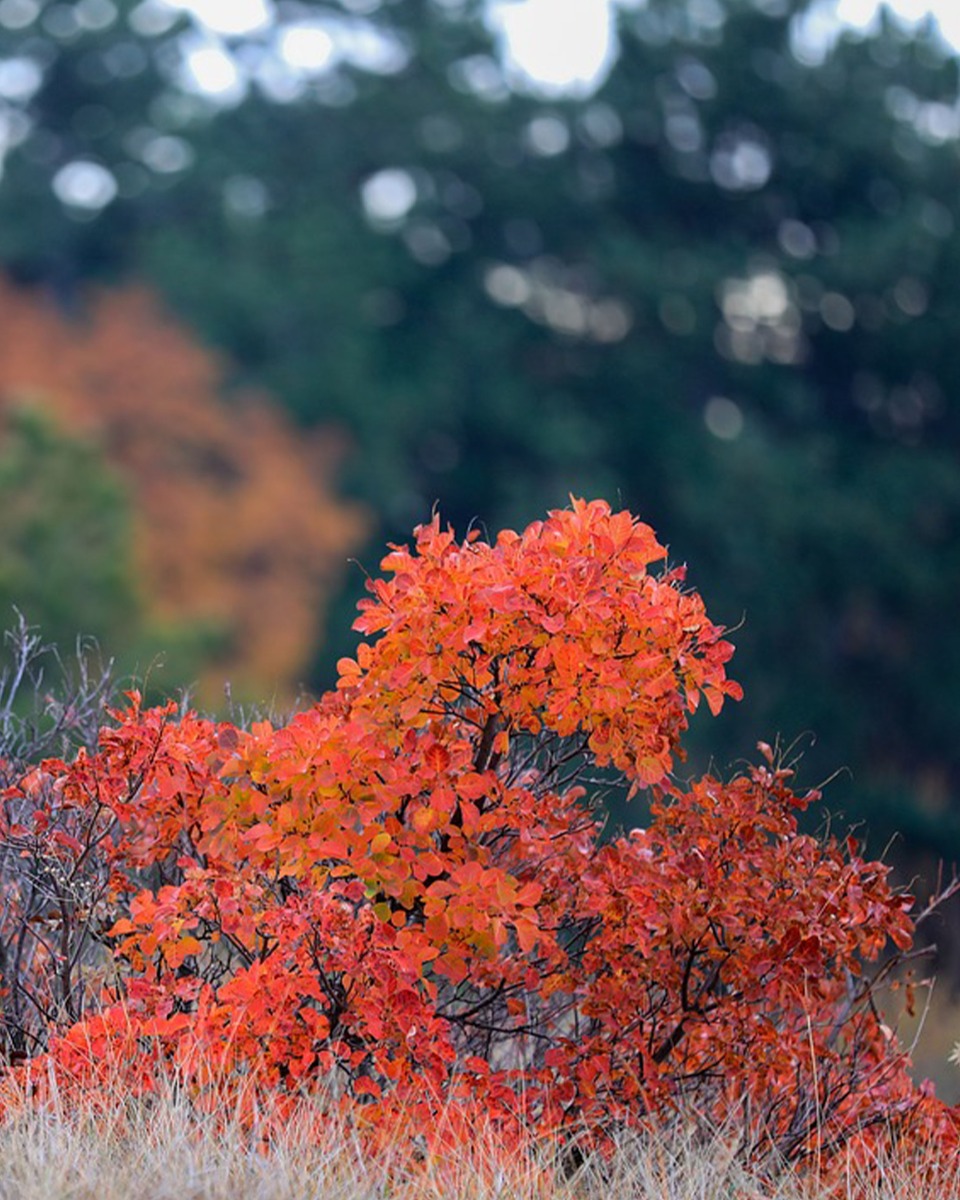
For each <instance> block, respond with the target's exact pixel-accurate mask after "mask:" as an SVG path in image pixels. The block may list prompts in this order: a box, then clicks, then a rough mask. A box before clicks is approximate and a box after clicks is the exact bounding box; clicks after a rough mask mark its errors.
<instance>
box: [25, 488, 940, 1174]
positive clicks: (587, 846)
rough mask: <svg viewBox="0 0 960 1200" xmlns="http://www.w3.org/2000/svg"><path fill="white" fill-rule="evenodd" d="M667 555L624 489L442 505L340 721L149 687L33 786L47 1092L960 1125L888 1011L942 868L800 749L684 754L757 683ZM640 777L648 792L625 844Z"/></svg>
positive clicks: (30, 992) (28, 948) (516, 1118)
mask: <svg viewBox="0 0 960 1200" xmlns="http://www.w3.org/2000/svg"><path fill="white" fill-rule="evenodd" d="M664 556H665V554H664V550H663V548H662V547H661V546H660V545H659V544H658V542H657V541H656V539H655V537H654V534H653V532H652V531H651V530H650V529H649V528H648V527H647V526H645V525H643V524H641V523H640V522H638V521H637V520H635V519H634V518H633V517H632V516H631V515H630V514H629V513H626V512H620V513H612V512H611V511H610V509H609V507H608V506H607V505H606V504H604V503H602V502H599V501H596V502H592V503H585V502H583V501H575V502H574V503H573V505H572V507H571V508H570V509H567V510H563V511H557V512H553V513H551V514H550V516H549V518H548V519H547V520H545V521H543V522H537V523H535V524H533V525H531V526H530V527H529V528H527V529H526V530H525V531H524V532H523V533H522V534H517V533H514V532H510V531H507V532H504V533H501V534H500V536H499V537H498V539H497V540H496V542H495V544H493V545H488V544H486V543H484V542H483V541H481V540H480V539H479V537H477V536H476V535H475V534H471V535H469V536H468V537H467V538H466V540H465V541H463V542H462V543H458V542H457V541H456V540H455V539H454V536H453V534H452V533H451V532H449V531H445V530H444V529H442V528H441V525H440V522H439V520H437V519H435V520H434V521H433V522H432V523H431V524H429V525H427V526H424V527H421V528H420V529H418V530H417V531H416V541H415V545H414V547H413V548H412V549H410V548H406V547H394V548H392V549H391V551H390V553H389V554H388V555H387V557H386V558H385V559H384V560H383V564H382V565H383V569H384V571H385V572H386V575H387V578H383V579H377V580H375V581H373V582H372V583H371V585H370V587H371V593H372V594H371V597H370V598H369V599H368V600H366V601H365V602H363V605H362V611H361V614H360V617H359V619H358V620H357V621H356V628H357V629H358V630H359V632H360V633H361V634H363V635H364V640H363V641H361V643H360V645H359V647H358V649H357V651H356V655H355V657H354V658H351V659H344V660H343V661H341V663H340V676H339V682H338V686H337V688H336V690H335V691H333V692H331V693H330V694H328V695H326V696H324V697H323V699H322V700H321V701H320V702H319V703H318V704H317V705H316V706H315V707H314V708H312V709H311V710H310V711H309V712H304V713H301V714H299V715H297V716H296V717H294V718H293V719H292V720H291V721H290V723H289V724H287V725H286V726H284V727H282V728H273V727H272V726H271V725H269V724H265V723H264V724H257V725H254V726H253V727H252V728H251V729H249V730H243V729H239V728H236V727H234V726H232V725H229V724H217V723H215V722H212V721H209V720H204V719H202V718H200V717H198V716H196V715H194V714H192V713H179V712H178V711H177V710H176V708H175V706H174V705H172V704H171V705H168V706H167V707H161V708H152V709H148V710H144V709H142V708H141V705H140V701H139V697H138V696H137V695H135V694H131V695H130V697H129V700H130V704H129V707H128V708H127V709H126V710H125V711H123V712H117V713H116V714H114V717H115V719H114V722H113V723H112V724H111V725H110V726H109V727H107V728H105V729H104V730H103V731H102V734H101V737H100V744H99V748H98V749H97V750H96V752H94V753H83V752H81V753H80V754H78V755H77V756H76V758H75V759H74V760H73V761H72V762H65V761H60V760H47V761H45V762H43V763H42V764H40V765H38V766H36V767H35V768H34V769H32V770H29V771H26V772H25V773H21V774H20V775H19V777H18V778H16V779H13V780H11V781H10V786H9V787H8V788H7V791H6V792H5V817H4V828H3V835H4V842H5V845H6V847H7V849H8V855H7V859H6V860H5V863H4V870H5V873H6V876H7V881H8V896H9V901H8V905H7V908H6V909H5V911H4V921H5V922H6V930H7V933H6V945H7V950H6V958H5V960H4V963H3V970H4V985H5V995H4V1001H3V1004H4V1007H3V1015H4V1019H5V1022H6V1030H7V1040H8V1043H9V1046H10V1047H11V1048H12V1049H13V1050H15V1051H17V1054H18V1056H19V1057H20V1058H21V1059H22V1058H24V1057H27V1058H29V1057H32V1059H33V1061H32V1062H30V1063H28V1066H29V1068H30V1069H32V1070H33V1072H34V1076H33V1078H34V1081H35V1082H34V1086H36V1087H37V1088H38V1089H39V1091H40V1092H42V1090H43V1080H44V1079H45V1078H46V1076H45V1073H44V1071H43V1070H40V1069H38V1064H42V1063H43V1062H45V1061H46V1062H50V1063H52V1064H54V1065H55V1067H56V1069H57V1072H58V1077H59V1079H60V1086H61V1087H62V1088H63V1087H69V1086H70V1081H74V1082H75V1083H76V1085H77V1086H78V1087H80V1086H82V1087H83V1088H84V1089H86V1090H87V1092H88V1093H89V1092H90V1091H91V1090H92V1091H93V1093H94V1094H96V1092H97V1089H98V1088H99V1089H101V1090H102V1093H103V1094H104V1095H106V1094H109V1093H111V1092H113V1091H115V1090H116V1088H117V1087H118V1086H121V1085H122V1086H123V1087H125V1088H127V1089H129V1090H130V1091H131V1092H136V1093H142V1092H145V1091H146V1092H149V1091H150V1089H151V1088H152V1087H153V1086H155V1081H156V1079H157V1077H158V1072H160V1071H166V1072H170V1071H172V1072H173V1073H174V1074H175V1076H176V1078H177V1079H179V1080H180V1081H181V1083H182V1086H183V1087H184V1088H185V1089H186V1090H187V1092H188V1093H189V1094H190V1095H191V1096H192V1097H193V1098H194V1100H195V1101H196V1103H197V1104H200V1105H202V1104H203V1103H204V1102H205V1101H204V1098H205V1097H210V1096H214V1095H215V1096H217V1097H220V1096H222V1090H223V1088H224V1086H227V1087H228V1088H229V1087H231V1086H234V1085H235V1086H236V1088H238V1089H242V1090H243V1094H244V1096H245V1097H246V1098H247V1102H251V1103H254V1102H255V1103H260V1104H262V1103H264V1102H265V1099H266V1098H270V1099H271V1100H272V1102H274V1103H277V1102H280V1103H281V1106H282V1101H283V1099H284V1098H285V1097H286V1098H288V1099H289V1100H290V1101H291V1102H292V1100H293V1099H294V1098H295V1097H296V1096H298V1095H299V1094H301V1093H303V1092H315V1091H318V1090H319V1089H331V1088H332V1093H331V1094H334V1095H339V1096H340V1097H341V1103H342V1104H345V1105H350V1106H354V1107H355V1111H356V1112H358V1113H359V1114H361V1116H362V1118H363V1121H364V1122H365V1123H366V1124H367V1126H368V1128H370V1129H371V1130H376V1129H381V1130H382V1129H386V1128H391V1129H392V1128H395V1123H396V1121H397V1120H400V1119H401V1116H402V1118H403V1119H406V1120H411V1119H412V1120H413V1121H414V1123H415V1126H416V1128H417V1129H418V1130H419V1131H421V1132H422V1131H424V1130H429V1129H435V1128H438V1125H437V1122H438V1121H439V1120H440V1114H444V1118H443V1119H444V1121H445V1122H446V1125H445V1128H446V1129H447V1131H448V1132H449V1129H450V1128H451V1127H452V1126H451V1123H453V1124H456V1122H457V1121H458V1120H459V1121H461V1122H462V1131H466V1133H468V1131H469V1128H470V1122H471V1119H472V1118H471V1114H476V1113H478V1112H481V1111H482V1113H483V1114H484V1117H485V1118H487V1119H493V1120H498V1121H501V1122H502V1124H503V1128H504V1130H505V1131H513V1132H514V1133H517V1132H518V1131H520V1130H524V1129H526V1130H530V1129H535V1130H537V1131H538V1132H548V1133H552V1134H554V1135H557V1136H560V1137H563V1136H564V1135H565V1134H569V1135H570V1136H573V1135H574V1134H576V1135H577V1136H581V1137H582V1136H586V1137H587V1138H588V1139H592V1141H593V1142H594V1143H596V1144H598V1145H601V1146H602V1145H603V1144H604V1140H605V1139H606V1138H608V1137H610V1136H612V1135H614V1134H615V1133H616V1132H617V1130H618V1129H622V1128H627V1127H635V1126H639V1125H642V1124H643V1123H644V1122H645V1121H648V1120H650V1119H653V1118H656V1116H657V1115H658V1114H663V1113H664V1112H666V1111H668V1110H669V1109H670V1108H671V1106H673V1105H676V1104H678V1103H681V1102H689V1103H692V1104H693V1105H694V1106H695V1108H696V1111H698V1112H699V1113H701V1114H702V1115H703V1116H705V1117H706V1118H708V1119H709V1118H715V1119H721V1118H724V1117H729V1115H730V1114H731V1113H734V1114H738V1116H739V1119H740V1120H741V1122H742V1127H743V1130H744V1139H745V1145H746V1146H747V1147H748V1149H749V1150H750V1152H751V1153H755V1154H756V1155H762V1154H765V1153H767V1152H768V1151H770V1150H771V1149H772V1150H775V1151H776V1152H778V1153H779V1154H781V1155H783V1156H786V1157H787V1158H788V1159H793V1160H801V1161H802V1160H806V1159H808V1158H809V1159H812V1158H816V1159H817V1161H819V1162H820V1163H821V1164H822V1163H823V1162H824V1161H828V1160H833V1159H834V1158H835V1157H836V1154H837V1153H838V1152H839V1151H840V1149H842V1148H846V1149H847V1150H850V1151H851V1152H853V1151H856V1150H857V1148H858V1147H859V1148H863V1146H864V1145H865V1142H866V1141H868V1140H869V1139H870V1138H880V1137H883V1138H897V1137H906V1138H909V1139H911V1140H913V1141H915V1142H921V1143H927V1144H934V1143H935V1144H937V1145H938V1146H939V1147H940V1148H942V1150H943V1152H944V1153H945V1154H951V1153H956V1150H957V1144H958V1122H957V1119H956V1114H954V1113H952V1112H951V1111H950V1110H948V1109H947V1108H945V1107H944V1106H943V1105H941V1104H939V1103H938V1102H937V1101H936V1100H934V1099H933V1098H932V1096H930V1095H928V1094H927V1092H925V1091H923V1090H922V1089H918V1088H916V1087H915V1086H914V1084H913V1083H912V1082H911V1081H910V1078H909V1076H908V1074H907V1065H908V1064H907V1060H906V1056H905V1055H904V1053H903V1051H902V1050H901V1049H900V1047H899V1046H898V1044H897V1041H896V1038H895V1036H894V1034H893V1033H892V1032H891V1031H890V1030H889V1029H887V1028H886V1027H885V1026H884V1025H883V1023H882V1020H881V1017H880V1015H879V1012H878V1010H877V1008H876V1004H875V992H874V983H873V975H872V971H873V970H874V968H875V966H876V964H877V963H878V961H879V960H880V957H881V955H885V954H887V953H888V952H890V951H891V950H893V951H898V950H899V951H905V950H906V949H907V948H908V947H909V946H910V944H911V939H912V933H913V922H912V919H911V916H910V910H911V907H912V900H911V897H910V896H908V895H905V894H904V893H903V892H901V891H899V890H897V889H895V888H893V887H892V886H891V885H890V883H889V881H888V879H887V869H886V868H885V867H884V866H882V865H881V864H879V863H876V862H867V861H864V860H863V859H862V858H860V857H859V856H858V854H857V847H856V845H855V844H854V843H853V842H852V841H844V842H840V841H836V840H834V839H832V838H826V839H816V838H813V837H810V836H807V835H805V834H802V833H800V832H799V831H798V827H797V814H798V813H799V812H801V811H802V810H803V809H804V808H806V807H807V806H808V805H810V804H812V803H814V802H815V800H816V799H817V796H816V794H815V793H810V792H808V793H805V794H797V793H795V792H794V791H792V790H791V788H790V781H789V777H790V772H789V771H788V770H786V769H785V768H783V767H782V766H781V765H780V764H779V762H778V761H777V758H776V755H775V754H774V753H773V751H771V750H770V749H769V748H768V747H765V746H763V745H761V751H762V753H761V762H760V764H759V765H758V766H756V767H754V768H752V769H750V770H748V771H747V772H746V773H744V774H742V775H739V776H736V777H734V778H732V779H730V780H727V781H724V780H721V779H719V778H712V777H708V778H704V779H701V780H696V781H693V782H691V783H689V784H688V785H684V784H681V783H680V782H678V779H677V776H676V771H675V768H676V766H677V764H678V762H679V761H680V759H681V758H682V749H681V745H680V741H681V737H682V735H683V732H684V730H685V728H686V726H687V721H688V717H689V714H690V713H691V712H692V711H693V710H694V709H696V708H697V707H698V704H699V703H700V702H701V701H705V702H706V704H707V706H708V707H709V708H710V709H711V710H712V711H713V712H716V711H718V710H719V708H720V707H721V706H722V705H723V704H724V702H725V701H727V700H728V699H730V698H736V697H738V696H739V688H738V687H737V685H736V684H735V683H733V682H731V681H730V680H729V679H728V678H727V675H726V663H727V660H728V659H729V657H730V654H731V646H730V645H729V643H728V642H726V641H725V640H724V638H723V630H722V629H720V628H718V627H717V626H716V625H714V624H713V623H711V621H710V620H709V619H708V617H707V615H706V613H705V611H704V606H703V603H702V601H701V599H700V597H699V596H698V595H697V594H696V593H695V592H693V591H691V590H689V589H688V588H687V587H686V586H685V585H684V577H683V572H682V571H681V570H669V569H664V568H662V567H661V568H659V569H654V567H655V565H656V564H662V562H663V560H664ZM615 788H623V789H625V790H626V791H628V792H630V793H631V794H633V793H636V792H637V791H638V790H640V789H645V790H646V791H647V794H648V796H649V797H650V798H651V805H650V813H651V815H650V819H649V823H648V824H647V825H646V827H644V828H636V829H633V830H631V831H630V832H628V833H624V834H621V835H619V836H615V837H612V838H608V839H606V840H603V839H601V831H602V824H603V822H602V815H601V812H600V810H599V805H598V800H599V799H600V798H602V796H603V794H604V793H605V792H606V791H608V790H609V789H615ZM31 889H32V890H31ZM38 893H42V894H43V895H46V896H47V897H49V903H48V904H47V906H46V908H45V909H44V910H43V911H42V912H39V913H37V914H36V919H35V920H34V921H33V922H32V923H31V924H30V926H29V928H28V930H27V932H26V933H24V934H22V936H21V938H20V941H19V943H17V954H18V955H20V959H19V960H18V963H17V971H19V974H18V973H17V972H16V971H15V970H14V967H13V962H12V958H11V953H12V951H11V946H12V945H13V940H12V938H11V933H12V931H14V930H15V929H16V927H17V926H16V921H17V906H18V904H19V905H21V906H22V905H24V904H26V903H27V902H28V901H29V899H30V897H31V896H35V895H36V894H38ZM21 928H22V926H21ZM44 1055H45V1056H46V1057H44ZM18 1069H19V1070H21V1071H22V1070H24V1069H26V1068H24V1067H20V1068H18ZM225 1081H226V1083H225ZM251 1096H252V1097H254V1100H252V1101H251V1099H250V1098H251ZM257 1097H259V1100H258V1099H257Z"/></svg>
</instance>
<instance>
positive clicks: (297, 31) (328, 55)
mask: <svg viewBox="0 0 960 1200" xmlns="http://www.w3.org/2000/svg"><path fill="white" fill-rule="evenodd" d="M279 48H280V54H281V56H282V57H283V59H284V61H285V62H287V63H289V65H290V66H291V67H293V68H294V70H296V71H304V72H306V73H308V74H312V73H313V72H314V71H322V70H324V69H325V68H326V67H328V66H329V65H330V62H331V60H332V58H333V55H334V49H335V47H334V43H333V38H332V37H331V36H330V34H329V33H327V31H326V30H325V29H322V28H321V27H320V26H319V25H291V26H289V27H288V28H286V29H284V31H283V32H282V33H281V34H280V42H279Z"/></svg>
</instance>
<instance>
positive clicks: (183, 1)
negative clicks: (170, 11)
mask: <svg viewBox="0 0 960 1200" xmlns="http://www.w3.org/2000/svg"><path fill="white" fill-rule="evenodd" d="M172 7H174V8H184V9H186V10H187V11H188V12H192V13H193V14H194V15H195V16H197V17H199V19H200V20H201V21H202V22H203V24H204V25H206V26H208V27H209V28H210V29H214V30H216V32H217V33H223V34H227V35H228V36H230V35H235V36H239V35H240V34H244V33H253V32H255V31H256V30H260V29H264V28H266V26H267V25H269V24H270V22H271V21H272V20H273V15H274V14H273V5H272V3H270V0H175V2H174V3H173V5H172Z"/></svg>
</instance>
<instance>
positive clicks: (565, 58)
mask: <svg viewBox="0 0 960 1200" xmlns="http://www.w3.org/2000/svg"><path fill="white" fill-rule="evenodd" d="M490 20H491V23H492V26H493V28H494V30H496V31H498V32H502V34H503V37H504V49H505V53H506V62H507V66H508V69H510V70H512V71H513V72H516V73H518V74H519V75H520V76H521V77H523V76H526V77H528V78H532V79H534V80H535V81H536V82H537V83H538V84H539V85H541V86H542V87H545V88H547V89H548V90H549V89H567V88H569V89H571V90H574V91H589V90H590V89H591V88H592V87H593V86H594V85H595V84H596V83H597V82H598V81H599V80H600V79H602V78H603V76H604V75H605V74H606V72H607V71H608V70H609V68H610V65H611V62H612V60H613V54H614V42H613V18H612V14H611V7H610V0H563V2H562V3H561V2H560V0H499V2H498V0H494V2H493V3H491V6H490Z"/></svg>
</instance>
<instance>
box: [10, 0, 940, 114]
mask: <svg viewBox="0 0 960 1200" xmlns="http://www.w3.org/2000/svg"><path fill="white" fill-rule="evenodd" d="M155 2H157V3H162V4H165V5H168V6H169V7H170V8H173V9H184V10H187V11H189V12H191V13H193V14H194V15H195V16H197V18H198V19H199V20H200V22H201V23H202V24H203V25H205V26H207V27H208V28H209V29H210V30H212V31H213V32H215V33H218V34H221V35H222V36H227V37H229V36H239V35H242V34H245V33H253V32H258V31H262V30H263V29H265V28H267V27H268V26H269V25H270V24H271V22H272V21H273V20H274V17H275V11H274V0H155ZM357 2H358V3H359V2H360V0H357ZM29 3H32V0H0V4H2V5H4V6H6V5H16V4H29ZM644 3H645V0H489V14H490V23H491V28H492V29H493V30H494V32H495V33H496V34H498V35H499V36H501V38H502V42H503V49H504V54H505V58H506V63H507V67H508V71H509V72H510V75H511V77H512V78H514V79H515V80H517V81H526V82H528V83H533V84H534V85H535V86H538V87H539V88H540V89H541V90H543V91H546V92H562V91H572V92H575V93H577V92H579V93H581V94H582V93H589V92H590V91H591V90H592V89H593V88H594V87H595V86H596V85H597V84H599V83H600V82H602V80H603V78H604V77H605V75H606V73H607V71H608V70H609V69H610V66H611V64H612V62H613V60H614V57H615V54H616V45H615V31H614V11H615V9H616V8H618V7H622V8H638V7H642V6H643V4H644ZM881 3H882V0H821V3H820V4H818V5H814V6H813V8H812V9H810V10H809V11H808V13H807V15H806V16H805V17H804V18H803V21H802V23H801V31H800V33H799V37H798V41H797V49H798V53H800V55H801V56H802V57H803V58H805V59H808V60H809V61H817V60H818V59H819V58H822V56H823V54H824V53H826V51H827V50H828V48H829V46H830V44H831V43H832V42H833V40H834V39H835V37H836V35H837V30H838V28H839V25H838V22H840V23H843V24H847V25H850V26H852V27H854V28H858V29H862V30H868V29H870V28H871V26H872V25H873V24H874V22H875V21H876V20H877V14H878V11H879V9H880V7H881ZM890 5H891V7H892V8H893V10H894V12H895V13H897V14H898V15H899V16H900V17H902V18H903V19H904V20H905V21H906V22H917V21H921V20H923V18H924V17H926V16H928V15H933V16H934V17H935V18H936V20H937V22H938V24H939V27H940V30H941V33H942V34H943V36H944V38H945V39H946V40H947V41H948V42H949V43H951V44H952V45H953V46H955V47H957V48H960V0H890ZM357 36H359V35H357V34H354V37H357ZM338 38H339V35H335V36H334V39H333V40H332V41H331V40H330V35H329V34H328V33H327V32H326V31H325V30H324V29H323V28H321V27H320V26H318V25H316V24H311V23H306V22H304V23H301V24H298V25H294V26H292V27H291V29H290V30H289V32H288V33H287V34H285V35H284V38H283V48H282V55H283V58H284V59H285V60H286V61H287V62H288V63H289V64H290V66H291V67H292V68H293V69H294V70H301V71H303V72H306V73H310V72H318V71H322V70H324V69H325V68H326V67H327V66H329V65H330V62H331V60H332V59H333V58H334V57H335V56H336V55H337V53H338V52H339V53H346V55H347V57H349V58H350V59H351V61H357V60H358V59H360V60H362V59H363V57H364V56H363V54H361V53H358V47H357V46H356V45H349V44H345V45H343V46H341V45H339V41H338ZM374 41H375V43H376V46H377V47H378V48H379V52H383V46H384V42H383V39H382V38H381V39H374ZM348 42H349V39H348ZM198 53H199V54H202V55H203V59H202V60H201V64H200V67H199V71H198V70H197V69H196V68H194V74H195V75H196V76H197V79H198V83H199V85H200V86H201V87H202V88H203V90H207V91H211V92H213V93H214V94H216V95H219V96H221V97H224V98H229V96H230V95H231V94H235V93H236V89H237V87H238V80H237V79H229V80H228V70H227V68H226V66H225V65H223V64H221V63H218V62H217V61H216V59H215V57H214V55H213V54H212V53H211V52H210V51H209V50H204V51H199V52H198ZM191 65H193V64H191ZM362 65H369V66H370V67H371V69H374V70H377V69H381V70H390V69H396V68H397V66H398V65H401V64H399V63H393V62H391V63H389V64H382V63H369V64H362ZM199 72H202V73H203V78H202V79H201V78H200V74H199ZM208 81H209V82H208Z"/></svg>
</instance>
